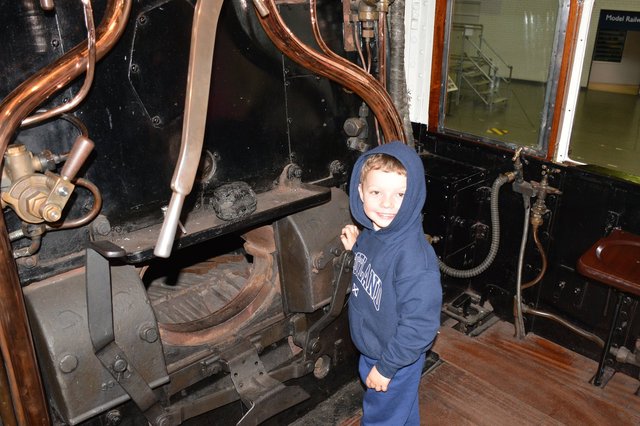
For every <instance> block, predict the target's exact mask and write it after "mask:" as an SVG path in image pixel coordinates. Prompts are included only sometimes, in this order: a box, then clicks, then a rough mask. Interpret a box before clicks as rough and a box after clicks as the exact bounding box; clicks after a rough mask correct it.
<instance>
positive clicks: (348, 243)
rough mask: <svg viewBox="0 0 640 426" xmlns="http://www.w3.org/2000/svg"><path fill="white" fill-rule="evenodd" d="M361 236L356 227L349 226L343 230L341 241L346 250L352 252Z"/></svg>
mask: <svg viewBox="0 0 640 426" xmlns="http://www.w3.org/2000/svg"><path fill="white" fill-rule="evenodd" d="M359 234H360V230H359V229H358V227H357V226H355V225H347V226H345V227H344V228H342V234H340V240H341V241H342V245H343V246H344V248H345V250H351V249H352V248H353V245H354V244H355V243H356V238H358V235H359Z"/></svg>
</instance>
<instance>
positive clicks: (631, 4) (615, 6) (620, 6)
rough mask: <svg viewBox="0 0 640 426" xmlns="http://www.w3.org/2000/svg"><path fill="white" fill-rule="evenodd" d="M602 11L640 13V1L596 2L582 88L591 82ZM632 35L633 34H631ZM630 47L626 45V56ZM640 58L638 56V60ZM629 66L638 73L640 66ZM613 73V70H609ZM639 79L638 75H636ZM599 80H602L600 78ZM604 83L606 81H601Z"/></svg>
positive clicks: (583, 66)
mask: <svg viewBox="0 0 640 426" xmlns="http://www.w3.org/2000/svg"><path fill="white" fill-rule="evenodd" d="M602 9H611V10H624V11H627V12H640V0H596V2H595V4H594V6H593V13H592V14H591V23H590V24H589V36H588V38H587V48H586V51H585V58H584V63H583V65H582V78H581V80H580V86H582V87H586V86H587V83H588V82H589V70H590V67H591V61H592V59H593V47H594V45H595V42H596V34H597V32H598V20H599V19H600V11H601V10H602ZM629 34H631V33H629ZM628 47H629V46H628V45H627V44H626V43H625V52H624V53H625V54H627V53H630V52H627V48H628ZM631 48H636V49H637V46H633V47H631ZM637 57H638V56H636V58H637ZM627 65H629V66H632V65H635V73H638V64H637V63H636V64H627ZM601 71H602V70H597V69H596V72H601ZM609 71H611V70H609ZM636 77H638V74H636ZM598 78H602V77H601V76H598ZM600 82H602V83H604V81H600ZM617 84H639V82H638V81H637V80H636V82H634V83H622V82H619V81H618V82H617Z"/></svg>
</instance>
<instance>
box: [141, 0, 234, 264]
mask: <svg viewBox="0 0 640 426" xmlns="http://www.w3.org/2000/svg"><path fill="white" fill-rule="evenodd" d="M222 2H223V0H199V1H198V2H197V3H196V8H195V11H194V15H193V30H192V33H191V50H190V53H189V75H188V77H187V95H186V100H185V107H184V122H183V125H182V143H181V145H180V157H179V158H178V162H177V164H176V168H175V170H174V172H173V178H172V179H171V190H172V191H173V194H172V195H171V201H170V202H169V207H168V208H167V214H166V216H165V219H164V222H163V223H162V228H161V229H160V235H159V236H158V242H157V243H156V247H155V250H154V251H153V253H154V254H155V255H156V256H158V257H169V255H171V247H172V246H173V241H174V239H175V236H176V227H177V226H178V220H179V219H180V213H181V212H182V205H183V204H184V200H185V198H186V197H187V195H189V193H190V192H191V189H192V188H193V182H194V180H195V177H196V172H197V170H198V163H199V162H200V155H201V152H202V144H203V141H204V130H205V125H206V120H207V108H208V105H209V86H210V84H211V68H212V66H213V65H212V64H213V50H214V47H215V40H216V29H217V28H218V18H219V17H220V10H221V9H222Z"/></svg>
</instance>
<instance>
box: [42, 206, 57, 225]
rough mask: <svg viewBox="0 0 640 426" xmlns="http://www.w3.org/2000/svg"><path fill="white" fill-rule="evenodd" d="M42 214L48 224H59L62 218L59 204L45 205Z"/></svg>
mask: <svg viewBox="0 0 640 426" xmlns="http://www.w3.org/2000/svg"><path fill="white" fill-rule="evenodd" d="M41 213H42V218H43V219H44V220H46V221H47V222H57V221H58V220H60V218H61V217H62V208H61V207H60V206H59V205H57V204H45V205H44V206H43V207H42V212H41Z"/></svg>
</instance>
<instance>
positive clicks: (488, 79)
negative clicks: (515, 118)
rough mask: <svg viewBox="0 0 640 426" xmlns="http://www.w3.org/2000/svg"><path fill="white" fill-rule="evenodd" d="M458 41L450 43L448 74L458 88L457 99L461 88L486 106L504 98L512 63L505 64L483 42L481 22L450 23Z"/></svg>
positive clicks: (505, 102) (497, 102)
mask: <svg viewBox="0 0 640 426" xmlns="http://www.w3.org/2000/svg"><path fill="white" fill-rule="evenodd" d="M452 29H453V32H454V34H457V35H458V37H457V39H458V43H457V45H456V44H452V45H451V50H450V51H451V53H450V55H449V64H450V67H449V75H450V76H455V77H454V80H455V82H456V85H457V86H458V88H459V90H458V91H457V93H456V95H455V102H456V104H459V103H460V100H461V97H462V96H463V91H465V89H467V90H466V91H467V92H470V93H472V94H473V95H474V96H475V97H476V99H479V100H480V101H482V102H483V103H484V104H485V105H486V106H487V107H488V108H489V110H493V108H494V107H496V106H501V105H506V104H507V102H508V95H507V93H508V86H509V83H510V82H511V76H512V74H513V66H511V65H509V64H507V63H506V62H505V61H504V60H503V59H502V58H501V57H500V55H499V54H498V53H497V52H496V51H495V50H494V49H493V48H492V47H491V46H490V45H489V43H487V41H486V40H485V39H484V37H483V34H482V25H476V24H453V28H452Z"/></svg>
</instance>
